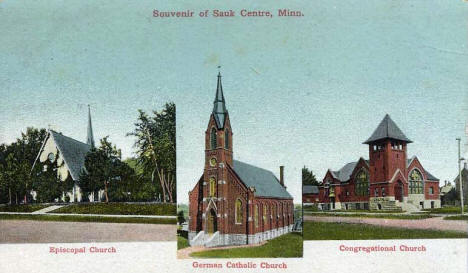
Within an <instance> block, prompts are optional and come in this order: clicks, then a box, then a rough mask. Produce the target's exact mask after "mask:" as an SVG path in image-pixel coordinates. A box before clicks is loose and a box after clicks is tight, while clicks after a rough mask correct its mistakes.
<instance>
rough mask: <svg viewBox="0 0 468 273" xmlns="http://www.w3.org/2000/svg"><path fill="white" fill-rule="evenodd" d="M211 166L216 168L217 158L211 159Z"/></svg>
mask: <svg viewBox="0 0 468 273" xmlns="http://www.w3.org/2000/svg"><path fill="white" fill-rule="evenodd" d="M210 166H211V167H214V166H216V158H214V157H212V158H211V159H210Z"/></svg>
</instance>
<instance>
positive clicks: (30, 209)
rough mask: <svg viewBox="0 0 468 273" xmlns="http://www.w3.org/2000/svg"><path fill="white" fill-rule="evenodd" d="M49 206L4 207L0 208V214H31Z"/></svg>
mask: <svg viewBox="0 0 468 273" xmlns="http://www.w3.org/2000/svg"><path fill="white" fill-rule="evenodd" d="M48 206H50V205H42V204H26V205H6V206H0V211H1V212H33V211H36V210H40V209H43V208H47V207H48Z"/></svg>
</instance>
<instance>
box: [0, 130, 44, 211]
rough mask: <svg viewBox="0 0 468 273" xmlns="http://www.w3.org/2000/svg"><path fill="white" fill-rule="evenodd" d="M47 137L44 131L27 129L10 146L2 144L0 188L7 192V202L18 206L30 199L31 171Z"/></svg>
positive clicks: (31, 186)
mask: <svg viewBox="0 0 468 273" xmlns="http://www.w3.org/2000/svg"><path fill="white" fill-rule="evenodd" d="M46 136H47V131H46V130H45V129H36V128H32V127H28V128H27V129H26V132H24V133H23V132H22V133H21V137H20V138H17V139H16V141H15V142H13V143H11V144H10V145H5V144H2V148H1V149H0V150H1V151H0V153H1V158H0V170H1V175H0V187H1V188H3V190H4V192H6V191H8V202H9V203H10V204H11V203H13V195H14V197H15V198H14V200H15V203H16V204H18V203H19V202H20V200H21V199H23V200H24V202H25V203H27V202H28V199H30V193H31V190H32V188H33V185H32V177H31V175H30V174H31V170H32V166H33V164H34V161H35V159H36V157H37V155H38V153H39V150H40V148H41V145H42V142H43V140H44V139H45V137H46Z"/></svg>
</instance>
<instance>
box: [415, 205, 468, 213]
mask: <svg viewBox="0 0 468 273" xmlns="http://www.w3.org/2000/svg"><path fill="white" fill-rule="evenodd" d="M464 208H465V209H464V210H465V211H468V206H464ZM423 211H424V212H426V211H427V212H430V213H441V214H456V213H461V207H460V206H458V207H442V208H437V209H425V210H423Z"/></svg>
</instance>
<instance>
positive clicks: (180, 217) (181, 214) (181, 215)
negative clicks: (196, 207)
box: [177, 210, 185, 225]
mask: <svg viewBox="0 0 468 273" xmlns="http://www.w3.org/2000/svg"><path fill="white" fill-rule="evenodd" d="M177 222H178V223H179V225H182V224H183V223H185V216H184V211H182V210H179V212H178V213H177Z"/></svg>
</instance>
